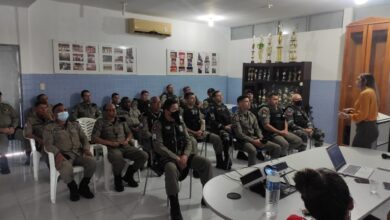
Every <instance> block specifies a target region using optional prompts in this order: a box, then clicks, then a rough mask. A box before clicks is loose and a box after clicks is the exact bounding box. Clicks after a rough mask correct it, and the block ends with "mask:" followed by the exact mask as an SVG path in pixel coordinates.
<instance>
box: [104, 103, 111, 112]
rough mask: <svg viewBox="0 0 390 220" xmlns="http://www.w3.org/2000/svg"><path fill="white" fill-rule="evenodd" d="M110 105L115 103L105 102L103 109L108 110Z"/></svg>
mask: <svg viewBox="0 0 390 220" xmlns="http://www.w3.org/2000/svg"><path fill="white" fill-rule="evenodd" d="M108 105H114V104H112V103H110V102H109V103H106V104H104V105H103V111H107V106H108Z"/></svg>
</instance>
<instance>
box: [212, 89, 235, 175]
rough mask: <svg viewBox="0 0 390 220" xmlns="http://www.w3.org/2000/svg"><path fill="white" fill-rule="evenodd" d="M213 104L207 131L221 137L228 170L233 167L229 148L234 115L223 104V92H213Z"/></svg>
mask: <svg viewBox="0 0 390 220" xmlns="http://www.w3.org/2000/svg"><path fill="white" fill-rule="evenodd" d="M212 96H213V103H212V104H210V106H209V108H208V111H207V114H206V125H207V129H208V130H209V131H210V132H212V133H214V134H217V135H219V137H220V138H221V140H222V144H223V154H224V157H225V158H224V165H226V166H224V167H227V168H228V169H230V168H231V166H232V161H231V160H230V156H229V147H230V144H231V141H232V137H231V134H232V114H231V112H230V111H229V109H228V108H227V107H226V105H225V104H223V102H222V100H223V97H222V93H221V91H218V90H217V91H214V92H213V95H212Z"/></svg>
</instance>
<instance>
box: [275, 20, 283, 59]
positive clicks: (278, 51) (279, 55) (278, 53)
mask: <svg viewBox="0 0 390 220" xmlns="http://www.w3.org/2000/svg"><path fill="white" fill-rule="evenodd" d="M282 40H283V34H282V26H281V25H279V28H278V46H277V47H276V62H278V63H281V62H282V49H283V46H282Z"/></svg>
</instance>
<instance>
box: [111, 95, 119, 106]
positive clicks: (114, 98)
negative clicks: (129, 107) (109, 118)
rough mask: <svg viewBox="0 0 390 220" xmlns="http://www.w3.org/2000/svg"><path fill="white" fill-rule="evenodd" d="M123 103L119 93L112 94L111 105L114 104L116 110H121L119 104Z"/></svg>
mask: <svg viewBox="0 0 390 220" xmlns="http://www.w3.org/2000/svg"><path fill="white" fill-rule="evenodd" d="M120 101H121V98H120V96H119V94H118V93H116V92H114V93H112V94H111V103H112V104H114V106H115V108H116V109H118V108H119V103H120Z"/></svg>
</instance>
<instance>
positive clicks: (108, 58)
mask: <svg viewBox="0 0 390 220" xmlns="http://www.w3.org/2000/svg"><path fill="white" fill-rule="evenodd" d="M100 51H101V53H100V70H101V72H104V73H124V74H135V73H136V70H137V65H136V49H135V47H131V46H117V45H107V44H102V45H100Z"/></svg>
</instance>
